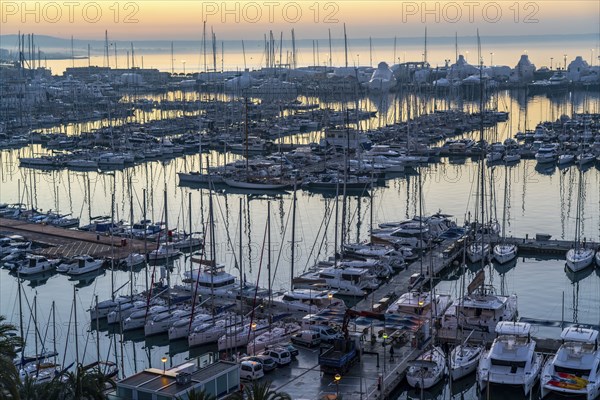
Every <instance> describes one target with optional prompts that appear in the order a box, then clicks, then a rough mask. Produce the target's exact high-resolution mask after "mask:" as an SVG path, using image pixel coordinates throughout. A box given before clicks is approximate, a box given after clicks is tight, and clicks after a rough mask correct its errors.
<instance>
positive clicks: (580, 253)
mask: <svg viewBox="0 0 600 400" xmlns="http://www.w3.org/2000/svg"><path fill="white" fill-rule="evenodd" d="M593 262H594V251H593V250H592V249H578V250H577V251H575V249H571V250H569V251H567V267H569V269H570V270H571V271H573V272H577V271H581V270H582V269H585V268H587V267H589V266H590V265H591V264H592V263H593Z"/></svg>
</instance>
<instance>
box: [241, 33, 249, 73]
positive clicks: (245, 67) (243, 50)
mask: <svg viewBox="0 0 600 400" xmlns="http://www.w3.org/2000/svg"><path fill="white" fill-rule="evenodd" d="M242 54H243V55H244V71H245V70H247V69H248V67H247V66H246V47H244V41H243V40H242Z"/></svg>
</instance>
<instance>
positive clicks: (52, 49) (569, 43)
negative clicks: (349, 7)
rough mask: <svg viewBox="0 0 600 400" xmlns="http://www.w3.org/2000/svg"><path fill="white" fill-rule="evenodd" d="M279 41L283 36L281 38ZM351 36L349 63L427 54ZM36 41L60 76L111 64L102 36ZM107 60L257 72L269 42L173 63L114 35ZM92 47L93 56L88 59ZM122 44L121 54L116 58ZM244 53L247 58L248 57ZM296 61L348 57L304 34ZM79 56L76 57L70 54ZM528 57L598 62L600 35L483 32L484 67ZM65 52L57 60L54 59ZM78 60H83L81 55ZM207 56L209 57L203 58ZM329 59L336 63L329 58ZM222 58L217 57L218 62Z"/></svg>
mask: <svg viewBox="0 0 600 400" xmlns="http://www.w3.org/2000/svg"><path fill="white" fill-rule="evenodd" d="M276 36H277V38H278V37H279V35H276ZM369 41H370V40H369V38H356V39H353V38H348V65H349V66H357V65H360V66H369V65H370V66H377V64H378V63H379V62H381V61H385V62H387V63H388V64H390V65H391V64H395V63H399V62H406V61H422V60H423V59H424V53H425V38H424V37H410V38H400V37H398V38H397V39H396V40H395V42H396V46H395V47H394V38H393V37H388V38H373V39H372V40H371V43H372V45H370V44H369ZM35 42H36V45H37V46H39V47H40V48H41V51H42V52H46V53H48V55H49V57H48V59H47V61H46V60H45V59H44V57H43V55H42V60H41V61H42V65H45V66H47V67H49V68H51V69H52V72H53V73H54V74H59V75H60V74H62V73H63V72H64V71H65V69H66V68H67V67H71V66H76V67H83V66H87V65H88V63H89V64H90V65H98V66H105V65H106V57H105V42H104V40H102V39H100V40H74V41H73V53H71V41H70V39H63V38H53V37H49V36H36V37H35ZM109 42H110V43H109V63H110V66H111V67H115V66H118V67H119V68H126V67H131V66H132V62H131V49H132V46H133V52H134V54H135V57H134V64H135V66H136V67H141V66H142V65H143V66H144V67H145V68H158V69H160V70H163V71H173V72H177V73H182V72H184V70H185V72H186V73H190V72H198V71H204V70H205V64H206V69H213V68H214V64H216V69H217V70H218V71H220V70H222V69H225V70H243V69H244V68H245V67H246V68H249V69H258V68H260V67H262V66H264V65H265V64H266V57H265V51H264V48H265V43H264V41H263V40H245V39H244V48H242V39H240V40H224V41H221V40H218V37H217V42H216V46H214V47H215V48H216V52H217V54H216V57H214V56H213V53H212V49H213V45H212V42H211V41H207V43H206V57H205V51H204V46H203V42H202V40H187V41H181V40H179V41H174V42H173V60H172V59H171V41H166V40H160V41H158V40H151V41H135V42H129V41H124V40H117V41H113V40H110V38H109ZM0 43H2V47H3V48H6V49H7V50H9V51H11V52H13V53H14V52H16V51H17V43H18V40H17V36H16V35H3V36H0ZM88 45H89V46H90V60H89V61H88V59H87V54H88V50H87V49H88ZM115 48H116V57H115ZM244 50H245V56H244ZM457 50H458V54H463V55H465V57H466V58H467V60H468V61H469V62H470V63H471V64H478V49H477V38H476V37H474V36H463V37H458V38H457V40H456V41H455V38H454V36H447V37H430V38H427V61H428V62H429V63H430V64H431V65H432V66H433V67H436V66H443V65H444V64H445V63H446V60H449V62H450V63H453V62H454V60H455V55H456V52H457ZM296 51H297V66H299V67H300V66H309V65H321V66H323V65H329V64H330V62H331V64H332V65H334V66H344V65H345V64H346V56H345V51H344V40H343V38H332V42H331V57H330V53H329V40H328V39H327V38H320V39H300V38H298V39H297V40H296ZM71 54H73V55H74V56H75V57H76V59H74V60H72V59H71ZM291 54H292V43H291V40H290V39H289V34H288V35H287V38H286V36H285V35H284V40H283V44H282V45H280V42H279V40H278V39H276V40H275V59H276V62H277V63H279V62H280V60H281V63H282V64H288V63H290V62H291ZM522 54H527V55H528V56H529V59H530V60H531V62H533V63H534V64H535V65H536V66H537V67H541V66H547V67H550V66H552V67H553V68H557V67H561V68H562V67H564V65H565V57H566V60H567V61H566V64H567V65H568V64H569V62H570V61H571V60H573V59H574V58H575V56H581V57H583V58H584V59H585V60H586V61H587V62H588V63H593V64H594V65H598V64H599V62H600V60H599V59H598V55H600V44H599V38H598V35H597V34H577V35H575V34H574V35H539V36H489V37H486V36H482V37H481V58H482V59H483V62H484V64H485V65H491V64H493V65H508V66H511V67H514V66H515V65H516V64H517V62H518V61H519V58H520V56H521V55H522ZM60 56H62V57H64V59H61V60H56V59H50V58H58V57H60ZM77 57H84V58H83V59H81V58H79V59H78V58H77ZM205 58H206V61H205ZM330 58H331V60H330ZM215 60H216V62H215Z"/></svg>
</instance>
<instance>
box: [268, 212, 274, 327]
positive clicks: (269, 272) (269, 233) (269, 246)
mask: <svg viewBox="0 0 600 400" xmlns="http://www.w3.org/2000/svg"><path fill="white" fill-rule="evenodd" d="M267 275H268V285H269V287H268V289H269V306H268V308H269V309H270V307H271V302H272V301H273V293H272V288H271V281H272V279H273V278H272V276H271V202H270V201H267ZM269 322H270V320H269ZM270 326H271V324H269V327H270Z"/></svg>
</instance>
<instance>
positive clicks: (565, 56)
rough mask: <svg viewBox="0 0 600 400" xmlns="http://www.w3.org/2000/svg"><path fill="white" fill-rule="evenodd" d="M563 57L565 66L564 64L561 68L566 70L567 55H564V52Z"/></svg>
mask: <svg viewBox="0 0 600 400" xmlns="http://www.w3.org/2000/svg"><path fill="white" fill-rule="evenodd" d="M563 57H564V58H565V66H564V68H563V69H565V70H566V69H567V55H566V54H564V55H563Z"/></svg>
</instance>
